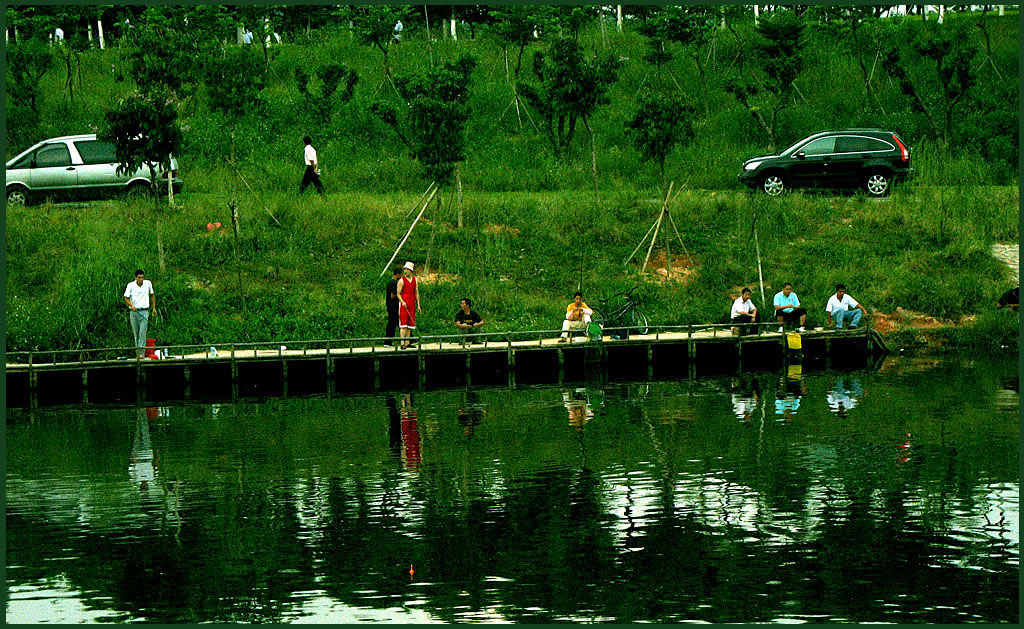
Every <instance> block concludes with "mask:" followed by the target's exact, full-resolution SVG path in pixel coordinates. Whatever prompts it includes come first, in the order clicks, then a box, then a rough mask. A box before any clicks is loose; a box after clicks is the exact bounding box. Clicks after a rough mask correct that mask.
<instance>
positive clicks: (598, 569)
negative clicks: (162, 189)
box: [6, 364, 1019, 622]
mask: <svg viewBox="0 0 1024 629" xmlns="http://www.w3.org/2000/svg"><path fill="white" fill-rule="evenodd" d="M1015 370H1016V366H1015V365H1012V364H1008V365H1001V364H997V365H994V366H988V367H985V366H984V365H982V366H978V365H974V366H971V367H969V368H968V367H964V366H953V367H940V368H935V369H932V370H927V371H921V370H900V369H892V370H889V371H886V372H882V373H867V372H856V373H850V372H847V373H839V372H826V373H813V372H810V373H789V372H787V373H785V374H783V377H782V378H777V377H774V376H767V377H766V376H765V375H764V374H761V375H760V376H758V375H756V374H742V375H740V376H738V377H735V378H723V379H705V380H684V381H677V382H660V383H653V382H652V383H641V384H636V383H628V384H627V383H623V384H614V383H610V384H603V385H598V384H588V385H587V386H581V387H579V388H568V389H563V388H559V387H535V388H526V389H521V390H514V391H510V390H507V389H500V388H495V389H473V390H458V391H427V392H418V393H417V394H416V395H415V398H414V397H413V395H412V394H397V395H381V396H352V397H341V398H333V399H321V398H300V399H281V400H271V401H267V402H262V403H252V402H239V403H236V404H231V405H224V406H223V407H222V408H221V409H220V412H218V413H216V414H214V413H213V409H211V408H210V407H204V406H201V405H188V406H180V407H167V408H164V409H162V410H161V411H160V412H159V413H157V414H155V415H154V416H152V417H150V416H149V415H147V413H146V412H145V411H144V410H142V411H140V410H137V409H124V408H97V407H91V408H66V409H59V408H52V409H43V410H37V411H35V417H36V418H35V420H34V421H27V420H25V419H24V418H22V417H19V416H18V413H17V412H12V413H11V414H10V415H9V420H8V422H9V423H8V426H7V440H8V442H7V446H8V466H7V479H6V480H7V535H8V537H7V575H8V580H7V620H8V622H44V621H49V622H78V621H113V622H126V621H140V620H146V621H157V622H303V621H314V622H335V621H337V622H357V621H363V620H372V621H395V622H435V621H445V622H495V621H514V622H524V621H532V622H552V621H559V620H565V621H593V620H612V621H616V622H635V621H658V622H680V621H686V620H702V621H715V622H733V621H765V622H770V621H776V622H777V621H811V622H831V621H848V622H851V621H852V622H879V621H881V622H885V621H889V622H1015V621H1017V620H1018V611H1017V610H1018V604H1017V568H1018V559H1019V507H1018V502H1019V501H1018V493H1019V478H1018V472H1017V461H1018V455H1017V440H1018V427H1017V408H1016V407H1015V406H1014V407H1013V408H1007V407H1006V406H1005V399H1004V398H1005V395H1003V394H1001V393H1000V392H1001V391H1006V390H1007V389H1006V387H1005V380H1004V379H1005V378H1006V377H1008V376H1007V374H1009V373H1013V372H1015ZM868 390H870V392H871V395H870V396H868V395H865V391H868ZM1001 396H1002V397H1001ZM846 398H848V399H849V401H850V402H852V403H848V402H847V401H846ZM772 400H774V401H775V402H776V406H775V409H776V412H778V409H779V406H778V402H779V401H780V400H781V401H784V402H786V403H787V404H789V403H790V402H792V401H796V402H797V404H795V405H792V408H789V409H788V410H789V412H790V415H789V417H790V419H791V420H792V421H793V423H792V424H791V425H787V424H786V423H785V422H773V421H771V413H772V411H771V408H770V407H771V401H772ZM833 402H836V406H833ZM766 407H767V410H766ZM838 407H841V409H842V410H843V412H847V411H850V412H847V414H846V420H845V421H843V422H837V421H835V414H837V412H838V410H837V408H838ZM786 410H787V409H786V408H784V409H783V414H782V415H778V416H777V417H779V416H781V417H785V414H784V413H785V411H786ZM797 411H799V418H798V419H796V418H797V415H796V412H797ZM567 413H568V416H569V419H570V427H567V426H566V415H567ZM765 414H767V415H768V419H767V421H765V418H764V415H765ZM737 418H739V419H741V420H742V421H737ZM72 419H73V421H69V420H72ZM485 419H486V421H484V420H485ZM385 420H386V421H387V422H388V429H387V431H384V430H383V427H382V426H381V423H382V422H383V421H385ZM584 426H586V428H585V429H584ZM793 426H799V430H794V429H793ZM129 440H130V441H129ZM423 451H425V452H427V453H429V456H428V457H426V458H424V457H423V456H422V454H421V452H423ZM126 468H127V469H128V475H129V478H130V479H131V484H129V483H126V482H125V470H126ZM143 484H145V485H146V489H145V490H141V491H140V489H141V487H142V485H143ZM410 566H415V571H414V574H412V575H410Z"/></svg>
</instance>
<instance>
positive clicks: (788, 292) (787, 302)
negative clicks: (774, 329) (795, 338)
mask: <svg viewBox="0 0 1024 629" xmlns="http://www.w3.org/2000/svg"><path fill="white" fill-rule="evenodd" d="M772 304H774V306H775V315H776V317H778V319H779V332H785V331H786V330H785V324H786V322H787V321H789V322H793V321H797V320H799V321H800V328H799V330H798V331H800V332H805V331H806V330H804V323H806V322H807V311H806V310H804V309H803V308H801V307H800V299H799V298H797V296H796V293H794V292H793V285H792V284H790V283H789V282H786V283H785V284H783V285H782V290H781V291H779V292H777V293H775V299H774V300H772Z"/></svg>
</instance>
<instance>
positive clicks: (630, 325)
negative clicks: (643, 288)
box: [591, 285, 650, 335]
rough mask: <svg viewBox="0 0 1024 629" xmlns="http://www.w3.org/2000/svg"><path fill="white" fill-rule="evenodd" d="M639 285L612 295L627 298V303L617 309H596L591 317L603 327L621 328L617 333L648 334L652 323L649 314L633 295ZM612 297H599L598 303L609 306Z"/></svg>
mask: <svg viewBox="0 0 1024 629" xmlns="http://www.w3.org/2000/svg"><path fill="white" fill-rule="evenodd" d="M638 287H639V285H637V286H633V288H631V289H629V290H627V291H624V292H621V293H615V294H614V295H612V297H622V298H623V299H625V303H624V304H622V305H621V306H618V307H616V308H615V309H613V310H611V311H609V312H607V313H602V312H600V311H598V310H594V314H593V316H592V317H591V319H592V320H593V321H595V322H597V323H598V324H599V325H600V326H601V329H605V328H612V329H616V328H620V329H621V330H619V331H617V333H625V334H627V335H628V334H630V333H635V334H647V333H648V332H649V331H650V325H649V324H648V322H647V315H645V314H644V313H643V311H641V310H640V302H639V300H637V299H636V298H634V297H633V292H634V291H635V290H636V289H637V288H638ZM612 297H609V298H608V299H598V303H600V304H601V305H602V306H605V307H607V304H608V302H610V301H611V299H612Z"/></svg>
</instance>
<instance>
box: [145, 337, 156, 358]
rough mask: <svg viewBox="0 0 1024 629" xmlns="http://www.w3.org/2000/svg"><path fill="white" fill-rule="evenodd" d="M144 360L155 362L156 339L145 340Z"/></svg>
mask: <svg viewBox="0 0 1024 629" xmlns="http://www.w3.org/2000/svg"><path fill="white" fill-rule="evenodd" d="M146 358H152V359H153V360H156V339H146Z"/></svg>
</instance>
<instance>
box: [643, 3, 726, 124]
mask: <svg viewBox="0 0 1024 629" xmlns="http://www.w3.org/2000/svg"><path fill="white" fill-rule="evenodd" d="M716 16H717V14H714V13H712V12H711V10H709V9H707V8H704V7H678V6H666V7H661V8H660V9H659V10H658V11H657V12H656V13H654V14H653V15H651V16H650V17H649V18H648V19H647V20H646V21H645V22H644V23H643V24H641V25H640V27H639V29H638V30H639V31H640V33H641V34H642V35H644V36H645V37H647V38H648V39H649V40H650V45H651V47H652V49H653V50H652V51H651V52H650V53H648V55H647V56H646V57H644V60H645V61H647V62H649V63H654V64H655V65H656V66H657V68H658V73H659V75H660V74H661V66H662V65H664V64H667V63H668V62H669V61H671V59H672V56H673V55H672V53H671V52H669V50H668V49H667V44H668V43H669V42H675V43H678V44H680V45H681V46H682V47H683V50H685V51H686V52H687V54H688V55H689V56H690V58H691V59H693V62H694V64H695V65H696V67H697V72H698V74H699V75H700V81H699V83H700V86H701V90H702V93H703V94H704V110H705V113H707V112H708V110H709V106H708V101H707V88H706V87H705V85H706V83H707V73H706V71H705V69H704V62H703V61H701V50H700V46H701V45H702V44H704V43H706V42H707V40H708V38H709V37H710V35H711V33H712V32H713V31H714V29H715V19H716ZM674 80H675V77H673V81H674ZM676 85H677V86H678V85H679V84H678V83H676Z"/></svg>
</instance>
